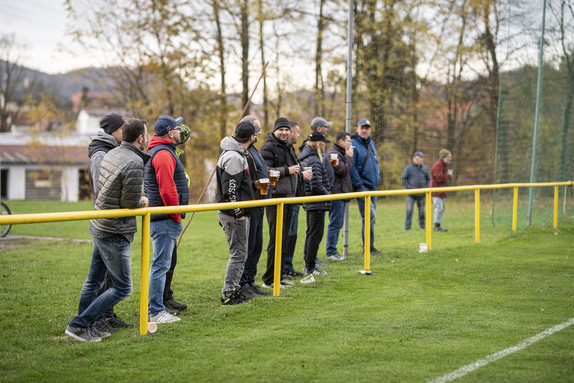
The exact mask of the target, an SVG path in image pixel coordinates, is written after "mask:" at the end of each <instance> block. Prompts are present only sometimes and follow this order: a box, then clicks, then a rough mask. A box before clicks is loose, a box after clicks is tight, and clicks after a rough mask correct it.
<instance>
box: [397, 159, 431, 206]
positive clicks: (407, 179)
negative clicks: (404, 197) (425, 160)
mask: <svg viewBox="0 0 574 383" xmlns="http://www.w3.org/2000/svg"><path fill="white" fill-rule="evenodd" d="M401 181H402V182H403V186H404V187H405V189H423V188H428V187H429V183H430V174H429V169H428V168H427V167H426V166H424V165H417V164H410V165H407V166H406V167H405V171H404V172H403V176H402V177H401ZM409 196H410V197H412V198H414V199H422V198H424V197H425V195H424V194H409Z"/></svg>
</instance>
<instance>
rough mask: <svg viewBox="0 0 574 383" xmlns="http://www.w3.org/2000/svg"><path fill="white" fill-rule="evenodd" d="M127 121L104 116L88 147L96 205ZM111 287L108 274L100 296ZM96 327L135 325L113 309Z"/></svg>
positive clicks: (85, 302)
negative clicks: (104, 170) (103, 172)
mask: <svg viewBox="0 0 574 383" xmlns="http://www.w3.org/2000/svg"><path fill="white" fill-rule="evenodd" d="M125 121H126V119H125V117H124V116H122V115H121V114H119V113H115V112H110V113H106V114H104V116H103V117H102V119H101V120H100V128H101V130H99V131H98V134H97V135H95V136H94V137H92V142H90V145H88V157H89V158H90V169H89V176H90V185H91V186H92V191H93V193H94V205H95V203H96V200H97V198H98V180H99V178H100V169H101V165H102V160H103V159H104V156H105V155H106V153H108V152H109V151H110V150H112V149H114V148H116V147H117V146H118V145H119V144H121V142H122V138H123V134H122V132H123V130H122V129H121V127H122V126H123V125H124V123H125ZM94 256H95V257H96V258H98V257H99V251H98V248H97V246H96V245H95V244H94V247H93V250H92V258H94ZM110 287H112V280H111V279H110V276H109V275H107V274H106V278H105V279H104V284H103V286H102V288H101V290H100V291H99V292H98V296H99V295H101V294H103V293H104V292H105V291H106V290H108V289H109V288H110ZM90 299H91V298H89V297H81V298H80V305H79V307H78V311H79V312H78V313H81V312H82V311H84V310H85V309H86V307H87V305H88V304H89V303H88V302H89V300H90ZM94 325H95V327H96V329H98V330H103V331H108V332H109V331H112V332H113V331H116V330H114V328H116V327H124V328H128V327H134V326H133V325H131V324H128V323H126V322H124V321H123V320H122V319H121V318H120V317H118V316H117V315H116V314H115V312H114V308H113V307H111V308H110V309H109V310H107V311H106V312H105V313H104V314H103V316H102V318H101V319H100V320H98V321H96V323H95V324H94ZM110 326H111V328H110Z"/></svg>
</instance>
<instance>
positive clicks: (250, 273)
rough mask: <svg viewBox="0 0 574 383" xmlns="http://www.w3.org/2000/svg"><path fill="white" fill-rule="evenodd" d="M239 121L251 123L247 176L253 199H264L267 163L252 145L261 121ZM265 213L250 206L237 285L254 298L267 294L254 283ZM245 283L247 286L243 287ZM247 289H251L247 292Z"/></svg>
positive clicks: (249, 117)
mask: <svg viewBox="0 0 574 383" xmlns="http://www.w3.org/2000/svg"><path fill="white" fill-rule="evenodd" d="M240 122H249V123H252V124H253V127H254V129H255V132H254V133H253V141H252V142H251V144H250V145H249V147H248V148H247V163H248V165H249V176H250V177H251V182H252V183H253V188H254V192H255V199H256V200H260V199H265V198H268V196H269V195H270V194H271V193H270V192H269V191H268V193H267V194H264V195H262V194H261V189H260V188H261V186H260V185H261V184H260V182H259V180H260V179H264V178H267V179H268V178H269V173H268V170H267V165H266V164H265V160H263V157H261V154H259V151H258V150H257V148H256V147H255V146H254V144H255V143H256V142H257V141H259V136H260V135H261V121H259V119H258V118H257V117H255V116H245V117H243V118H242V119H241V121H240ZM264 214H265V209H264V207H263V206H256V207H252V208H251V216H250V217H249V241H248V245H247V260H246V261H245V268H244V269H243V274H242V275H241V279H240V280H239V286H240V287H241V289H242V290H243V292H244V293H246V294H248V295H249V296H251V297H253V298H255V297H256V295H259V296H261V295H269V292H268V291H264V290H261V289H260V288H259V286H257V285H256V284H255V276H256V275H257V264H258V263H259V258H260V257H261V251H262V250H263V216H264ZM246 285H247V287H245V286H246ZM247 290H251V291H250V292H247Z"/></svg>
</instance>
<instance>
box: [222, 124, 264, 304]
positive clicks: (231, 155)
mask: <svg viewBox="0 0 574 383" xmlns="http://www.w3.org/2000/svg"><path fill="white" fill-rule="evenodd" d="M254 139H255V126H254V125H253V124H252V123H251V122H240V123H239V124H238V125H237V126H236V127H235V132H234V134H233V136H230V137H224V138H223V139H222V140H221V150H222V152H221V155H220V156H219V160H218V161H217V202H218V203H222V202H241V201H250V200H253V199H255V193H254V188H253V186H254V185H253V182H252V180H251V176H250V175H249V164H248V161H247V158H248V154H247V148H248V147H249V145H251V143H252V142H253V141H254ZM250 210H251V209H250V208H234V209H226V210H218V212H217V217H218V218H219V225H221V227H223V231H224V232H225V238H226V239H227V245H228V246H229V261H228V262H227V268H226V269H225V279H224V281H223V289H222V290H221V305H222V306H229V305H235V304H240V303H244V302H247V301H248V300H249V299H251V298H253V297H255V296H259V295H258V294H255V293H254V292H253V291H252V290H251V289H250V287H249V285H248V284H245V285H243V287H240V286H239V281H240V279H241V275H243V269H244V267H245V261H246V260H247V250H248V246H249V216H250Z"/></svg>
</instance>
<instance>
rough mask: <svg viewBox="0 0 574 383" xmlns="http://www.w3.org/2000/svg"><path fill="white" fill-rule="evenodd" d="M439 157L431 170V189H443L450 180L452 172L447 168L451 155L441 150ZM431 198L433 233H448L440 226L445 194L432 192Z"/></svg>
mask: <svg viewBox="0 0 574 383" xmlns="http://www.w3.org/2000/svg"><path fill="white" fill-rule="evenodd" d="M439 157H440V158H439V159H438V160H437V161H436V162H435V163H434V165H433V166H432V169H431V181H430V187H431V188H440V187H445V186H447V182H448V180H450V179H451V178H452V173H453V172H452V170H451V169H449V167H448V166H449V165H450V163H451V161H452V154H451V153H450V151H449V150H447V149H441V151H440V152H439ZM431 196H432V203H433V204H434V231H439V232H441V231H448V229H445V228H444V227H441V226H440V224H441V221H442V216H443V214H444V210H445V207H446V192H433V193H432V194H431Z"/></svg>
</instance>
